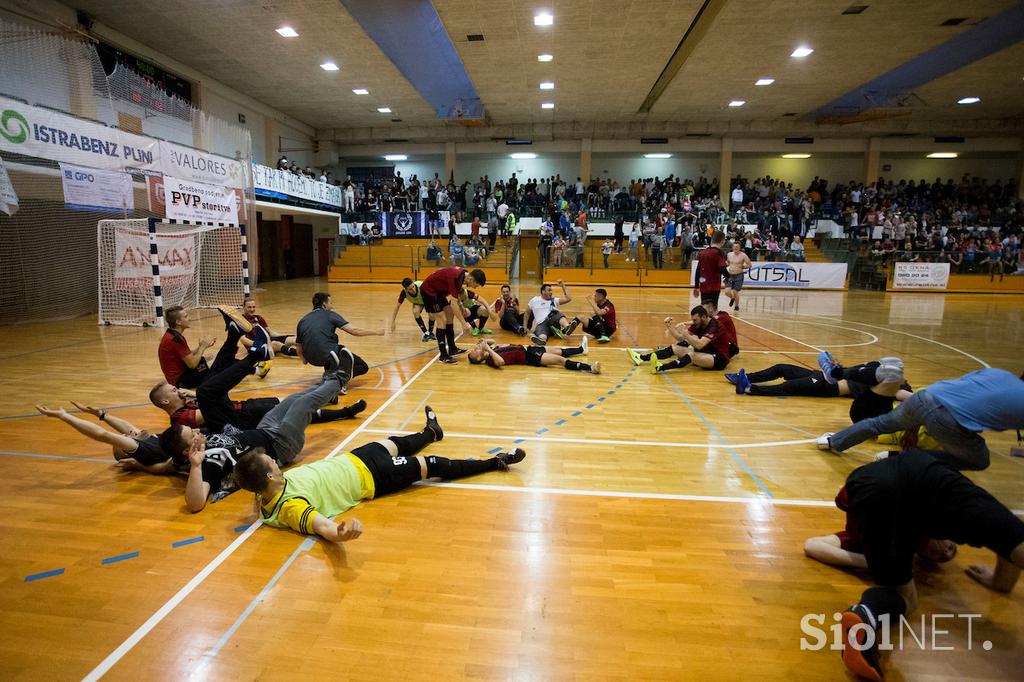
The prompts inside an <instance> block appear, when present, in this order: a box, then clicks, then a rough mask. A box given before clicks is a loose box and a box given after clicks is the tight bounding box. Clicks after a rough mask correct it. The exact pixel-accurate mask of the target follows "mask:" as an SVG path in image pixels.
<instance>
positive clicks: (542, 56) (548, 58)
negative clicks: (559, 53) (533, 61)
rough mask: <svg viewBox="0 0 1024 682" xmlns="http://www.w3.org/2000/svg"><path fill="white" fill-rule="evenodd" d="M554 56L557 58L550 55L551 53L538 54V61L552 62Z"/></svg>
mask: <svg viewBox="0 0 1024 682" xmlns="http://www.w3.org/2000/svg"><path fill="white" fill-rule="evenodd" d="M554 58H555V57H554V55H550V54H539V55H537V61H538V62H550V61H551V60H552V59H554Z"/></svg>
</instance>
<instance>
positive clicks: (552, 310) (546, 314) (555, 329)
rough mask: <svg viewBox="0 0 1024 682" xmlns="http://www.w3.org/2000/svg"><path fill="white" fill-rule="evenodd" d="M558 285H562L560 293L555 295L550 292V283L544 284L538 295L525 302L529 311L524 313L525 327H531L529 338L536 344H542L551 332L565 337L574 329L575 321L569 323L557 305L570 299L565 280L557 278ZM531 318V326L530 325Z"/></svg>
mask: <svg viewBox="0 0 1024 682" xmlns="http://www.w3.org/2000/svg"><path fill="white" fill-rule="evenodd" d="M558 286H560V287H562V295H561V296H557V297H556V296H555V295H554V294H553V293H552V290H551V285H550V284H544V285H542V286H541V288H540V296H534V297H533V298H531V299H530V302H529V303H527V307H529V309H530V310H529V312H528V313H527V315H526V325H525V326H526V328H527V329H530V328H532V329H533V336H532V337H531V338H530V340H531V341H533V342H534V343H535V344H537V345H538V346H543V345H544V344H545V342H546V341H547V339H548V336H549V335H551V334H552V333H553V334H555V336H558V337H559V338H563V339H564V338H565V337H567V336H569V335H570V334H572V333H573V331H574V330H575V329H576V326H577V324H578V323H577V322H572V323H570V322H569V320H567V319H566V317H565V315H564V314H563V313H562V311H561V310H559V309H558V306H559V305H561V304H563V303H568V302H569V301H571V300H572V296H570V295H569V290H568V289H567V288H566V286H565V282H563V281H562V280H558ZM531 318H532V327H531Z"/></svg>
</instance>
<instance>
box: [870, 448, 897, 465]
mask: <svg viewBox="0 0 1024 682" xmlns="http://www.w3.org/2000/svg"><path fill="white" fill-rule="evenodd" d="M898 454H900V453H899V452H894V451H892V450H882V451H881V452H876V453H875V454H873V455H871V458H872V459H874V460H875V461H876V462H877V461H879V460H883V459H889V458H890V457H892V456H893V455H898Z"/></svg>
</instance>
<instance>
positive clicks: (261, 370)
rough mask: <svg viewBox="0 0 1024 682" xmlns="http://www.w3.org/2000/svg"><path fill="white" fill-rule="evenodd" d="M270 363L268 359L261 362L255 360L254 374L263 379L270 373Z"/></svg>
mask: <svg viewBox="0 0 1024 682" xmlns="http://www.w3.org/2000/svg"><path fill="white" fill-rule="evenodd" d="M270 365H271V361H270V360H264V361H263V362H257V363H256V376H258V377H259V378H260V379H265V378H266V376H267V375H268V374H270Z"/></svg>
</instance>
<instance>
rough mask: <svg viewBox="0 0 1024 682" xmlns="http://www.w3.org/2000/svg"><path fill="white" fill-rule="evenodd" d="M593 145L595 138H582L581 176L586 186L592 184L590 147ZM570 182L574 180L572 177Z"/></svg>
mask: <svg viewBox="0 0 1024 682" xmlns="http://www.w3.org/2000/svg"><path fill="white" fill-rule="evenodd" d="M592 146H593V140H591V139H590V138H589V137H585V138H583V139H582V140H580V177H581V178H583V184H584V186H589V185H590V149H591V147H592ZM568 182H572V178H569V179H568Z"/></svg>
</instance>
